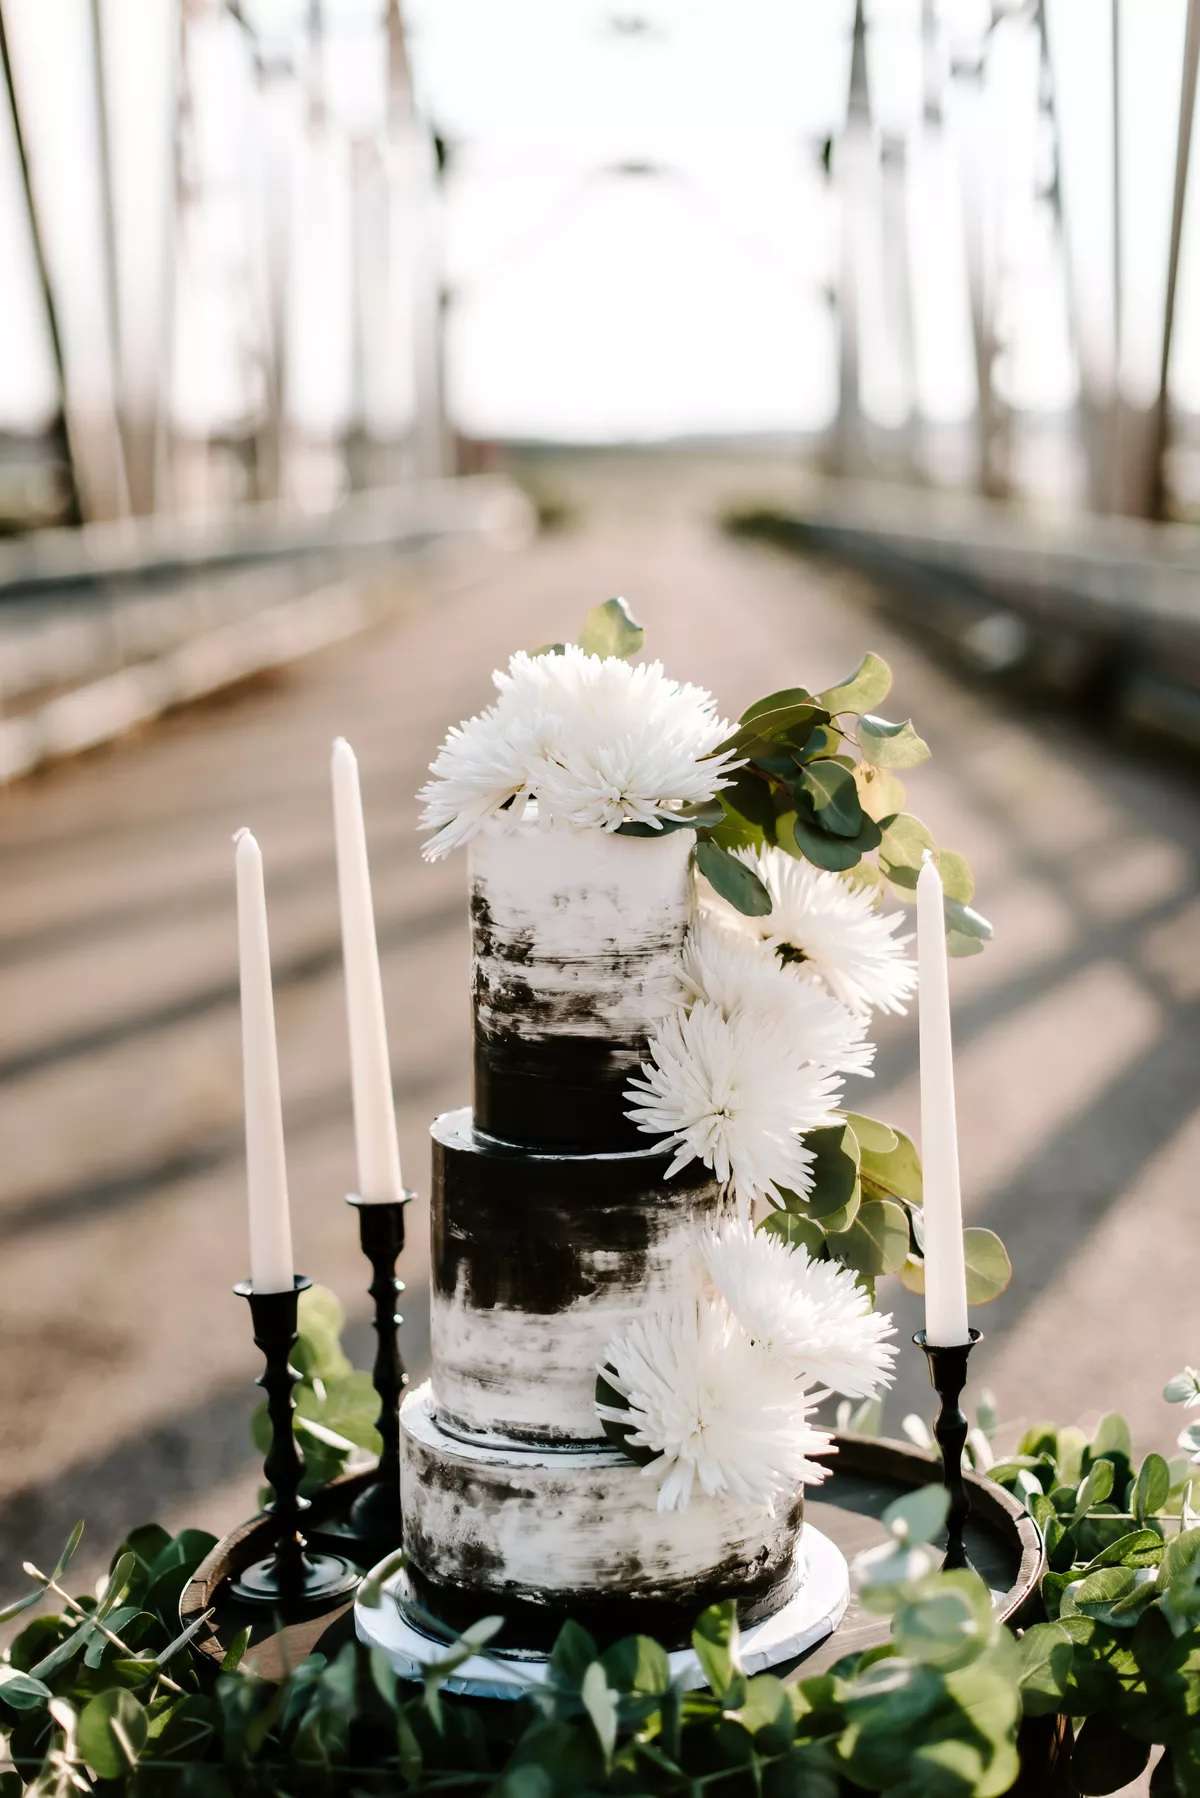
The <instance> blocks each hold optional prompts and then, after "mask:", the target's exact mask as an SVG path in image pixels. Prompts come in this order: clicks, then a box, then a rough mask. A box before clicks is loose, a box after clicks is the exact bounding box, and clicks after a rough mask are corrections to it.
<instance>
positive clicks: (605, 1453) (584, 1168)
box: [401, 817, 802, 1649]
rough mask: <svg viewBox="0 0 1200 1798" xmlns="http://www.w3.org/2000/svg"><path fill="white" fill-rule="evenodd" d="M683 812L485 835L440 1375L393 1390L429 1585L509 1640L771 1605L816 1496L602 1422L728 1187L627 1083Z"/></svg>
mask: <svg viewBox="0 0 1200 1798" xmlns="http://www.w3.org/2000/svg"><path fill="white" fill-rule="evenodd" d="M692 842H693V839H692V835H691V833H690V832H688V831H682V830H681V831H677V832H670V833H666V834H664V835H662V836H657V837H633V836H624V835H613V834H610V833H607V832H605V831H600V830H595V829H590V830H574V829H571V828H569V827H565V826H561V825H559V826H556V827H554V828H542V827H539V826H538V825H537V823H536V822H535V821H534V820H532V819H529V818H525V819H522V820H519V821H517V820H510V819H508V818H506V817H501V818H499V819H495V820H493V821H491V822H490V823H488V824H487V825H485V826H484V828H483V829H482V830H481V831H480V833H479V835H478V836H477V837H476V839H475V840H474V842H473V843H472V845H471V911H472V932H473V953H474V979H473V991H474V1004H475V1044H476V1061H475V1100H476V1103H475V1109H474V1113H473V1114H472V1113H471V1112H470V1111H467V1110H463V1111H457V1112H449V1113H447V1114H446V1115H444V1116H443V1117H441V1118H439V1119H438V1120H437V1121H436V1122H435V1124H434V1126H433V1151H434V1182H433V1200H432V1225H433V1255H432V1289H433V1290H432V1345H433V1357H432V1361H433V1372H432V1380H431V1382H430V1384H429V1385H428V1386H426V1387H423V1388H421V1389H420V1390H419V1391H418V1392H415V1393H413V1394H411V1395H410V1396H409V1397H408V1399H407V1400H406V1401H405V1404H404V1406H403V1407H402V1410H401V1434H402V1442H403V1456H404V1459H403V1470H402V1491H401V1499H402V1506H403V1513H404V1546H405V1550H406V1554H407V1559H408V1568H407V1572H408V1579H409V1582H410V1587H411V1590H412V1592H413V1595H414V1597H415V1598H416V1600H417V1601H418V1602H419V1603H420V1604H421V1605H422V1606H424V1607H425V1608H426V1609H429V1610H432V1611H433V1612H434V1613H435V1614H437V1615H439V1616H440V1617H441V1618H442V1619H443V1621H444V1622H445V1623H447V1624H448V1625H451V1626H452V1627H458V1626H460V1625H463V1624H466V1623H468V1622H471V1621H473V1620H475V1619H476V1618H478V1617H480V1616H482V1615H485V1614H495V1613H497V1612H500V1613H502V1614H503V1615H504V1616H505V1618H506V1619H507V1622H508V1627H507V1630H506V1634H505V1637H504V1638H502V1640H501V1646H502V1647H505V1646H507V1647H510V1648H514V1649H519V1648H521V1647H524V1648H526V1649H535V1648H538V1647H545V1646H547V1645H548V1644H549V1643H550V1642H552V1641H553V1638H554V1636H555V1634H556V1633H557V1631H558V1629H559V1628H560V1627H561V1625H562V1623H563V1622H564V1621H565V1619H566V1618H567V1617H568V1616H573V1617H575V1618H577V1619H578V1620H579V1621H580V1622H582V1623H584V1624H585V1625H586V1626H587V1627H589V1628H591V1629H592V1630H593V1632H594V1633H595V1634H596V1635H597V1636H598V1637H600V1638H602V1639H613V1638H615V1637H616V1636H619V1635H623V1634H627V1633H629V1632H630V1631H642V1632H645V1633H650V1634H654V1635H656V1636H658V1637H659V1638H660V1639H663V1640H666V1641H668V1642H671V1643H675V1642H682V1641H684V1640H685V1639H686V1638H687V1635H688V1632H689V1631H690V1629H691V1626H692V1624H693V1622H694V1621H695V1618H696V1615H697V1614H698V1613H699V1611H700V1610H702V1609H703V1608H704V1606H705V1605H707V1604H710V1603H712V1602H714V1601H715V1600H717V1599H720V1598H725V1597H735V1598H737V1600H738V1603H739V1611H740V1615H741V1616H742V1619H743V1621H745V1622H749V1621H755V1620H757V1619H759V1618H761V1617H763V1616H767V1615H770V1614H771V1613H772V1612H773V1611H774V1610H775V1609H776V1608H778V1607H779V1606H780V1605H781V1604H783V1603H785V1602H786V1601H787V1599H788V1598H789V1597H790V1596H791V1595H792V1593H793V1592H794V1590H795V1588H796V1585H797V1583H798V1581H799V1579H800V1578H801V1574H802V1565H801V1561H800V1558H799V1554H798V1541H799V1530H800V1524H801V1511H802V1501H801V1499H800V1497H799V1496H797V1497H796V1499H795V1500H794V1502H792V1503H791V1504H790V1505H785V1506H777V1507H776V1508H775V1509H774V1511H772V1510H771V1509H770V1508H769V1507H768V1503H767V1502H766V1501H765V1500H759V1499H757V1498H756V1499H754V1500H751V1499H748V1498H738V1497H735V1496H733V1495H732V1494H731V1493H730V1492H725V1493H723V1494H721V1495H719V1496H713V1497H710V1496H708V1495H706V1494H705V1493H703V1492H701V1491H699V1490H697V1491H696V1492H695V1494H694V1495H693V1497H692V1500H691V1502H690V1503H689V1504H688V1506H687V1508H686V1509H685V1510H682V1511H666V1510H663V1509H661V1508H660V1506H659V1502H658V1500H659V1488H658V1485H657V1482H656V1480H655V1479H654V1478H653V1477H647V1475H646V1474H645V1473H644V1471H643V1469H642V1468H641V1467H639V1466H638V1465H636V1464H635V1463H634V1462H633V1461H631V1460H630V1459H629V1458H627V1457H626V1456H625V1455H624V1454H622V1453H621V1452H620V1451H619V1450H616V1449H614V1448H613V1447H612V1446H611V1445H605V1444H604V1443H603V1441H602V1433H603V1432H602V1425H601V1424H600V1421H599V1419H598V1417H597V1414H596V1410H595V1403H594V1389H595V1380H596V1374H597V1372H598V1370H599V1368H600V1366H601V1364H602V1363H603V1360H604V1355H605V1348H606V1345H607V1344H608V1343H609V1342H610V1341H611V1340H612V1339H613V1338H614V1336H615V1335H617V1334H619V1333H620V1331H621V1330H623V1329H624V1328H626V1327H627V1326H628V1325H629V1323H630V1322H631V1321H632V1320H633V1319H635V1318H636V1317H638V1316H639V1315H646V1314H649V1313H653V1312H654V1311H655V1310H656V1309H660V1308H662V1307H665V1306H667V1305H668V1304H669V1303H670V1300H671V1298H672V1295H673V1293H674V1292H677V1291H678V1289H679V1287H680V1285H681V1283H684V1282H686V1280H687V1278H688V1263H689V1261H690V1260H691V1258H692V1253H691V1252H692V1249H693V1247H694V1244H695V1240H696V1227H697V1223H698V1222H700V1221H708V1222H711V1221H713V1220H714V1219H715V1216H716V1214H717V1210H718V1205H719V1193H718V1188H717V1186H716V1183H715V1182H714V1180H713V1179H712V1177H711V1175H710V1174H709V1173H708V1172H707V1170H705V1168H704V1167H703V1166H702V1164H701V1163H700V1162H694V1163H693V1164H692V1165H691V1166H690V1167H688V1168H687V1169H685V1170H683V1171H682V1172H681V1173H679V1174H677V1175H675V1176H673V1177H672V1179H671V1180H669V1181H667V1180H665V1178H664V1176H665V1174H666V1169H667V1166H668V1164H669V1160H670V1157H669V1155H668V1154H667V1153H664V1152H662V1151H660V1150H658V1149H654V1148H649V1149H648V1148H647V1147H646V1146H645V1142H646V1139H645V1137H644V1136H640V1135H638V1133H637V1132H636V1131H634V1130H632V1127H631V1126H630V1124H629V1122H628V1120H627V1119H626V1118H625V1115H624V1110H625V1104H626V1101H625V1100H624V1099H623V1098H622V1093H623V1090H624V1088H625V1086H626V1085H627V1083H628V1079H629V1077H630V1075H631V1074H632V1073H633V1072H634V1071H635V1070H636V1068H637V1066H638V1065H639V1063H640V1062H641V1060H642V1059H643V1057H644V1055H645V1053H646V1041H647V1037H648V1036H649V1034H650V1033H651V1031H652V1030H653V1029H654V1027H655V1025H656V1023H657V1022H658V1021H659V1020H661V1019H662V1018H663V1017H664V1016H665V1015H666V1014H667V1012H668V1011H669V1010H670V1008H671V1007H672V1006H673V1005H676V1004H678V1003H679V995H680V984H679V961H680V954H681V950H682V946H683V939H684V933H685V930H686V927H687V923H688V917H689V911H690V906H691V893H690V875H689V853H690V850H691V847H692Z"/></svg>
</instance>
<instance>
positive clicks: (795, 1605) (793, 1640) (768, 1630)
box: [354, 1523, 850, 1698]
mask: <svg viewBox="0 0 1200 1798" xmlns="http://www.w3.org/2000/svg"><path fill="white" fill-rule="evenodd" d="M798 1552H799V1553H800V1554H802V1555H803V1556H804V1559H805V1570H804V1581H803V1583H802V1585H801V1587H800V1590H799V1591H798V1592H797V1593H796V1596H795V1597H794V1598H791V1599H789V1600H788V1602H787V1604H785V1605H784V1606H783V1608H782V1610H779V1611H776V1613H775V1615H774V1616H773V1617H766V1618H764V1619H763V1621H762V1622H761V1623H752V1624H750V1625H749V1626H748V1627H747V1628H746V1629H743V1630H742V1632H741V1641H740V1648H739V1654H740V1658H741V1662H742V1666H743V1667H744V1668H745V1670H746V1672H747V1673H763V1672H765V1671H766V1669H767V1668H768V1667H777V1666H779V1665H780V1664H781V1663H782V1662H784V1661H791V1660H795V1658H796V1656H797V1655H801V1654H804V1653H805V1652H806V1651H807V1650H808V1649H810V1648H815V1647H816V1645H817V1643H818V1642H823V1641H824V1640H825V1637H826V1636H830V1635H832V1634H833V1632H834V1630H835V1629H836V1628H837V1626H838V1624H839V1623H840V1622H841V1621H842V1618H843V1617H844V1616H845V1614H846V1606H847V1604H848V1603H849V1601H850V1574H849V1570H848V1568H847V1566H846V1559H845V1556H844V1555H843V1554H842V1551H841V1549H840V1548H838V1547H837V1546H836V1544H835V1543H833V1542H831V1541H830V1540H829V1537H828V1536H823V1535H822V1534H821V1532H820V1530H818V1529H814V1528H813V1526H812V1524H811V1523H806V1524H805V1525H804V1528H803V1530H802V1531H801V1536H800V1543H799V1549H798ZM389 1558H390V1557H389ZM403 1580H404V1574H403V1571H401V1572H399V1573H394V1574H393V1575H392V1577H391V1578H390V1579H388V1580H386V1581H385V1582H384V1584H383V1586H382V1588H381V1592H380V1596H381V1602H380V1603H379V1604H378V1605H373V1606H370V1607H368V1606H366V1605H364V1604H363V1603H362V1602H361V1601H360V1600H359V1599H355V1601H354V1628H355V1631H356V1633H357V1635H358V1639H359V1641H360V1642H365V1643H366V1644H367V1646H368V1647H369V1648H381V1649H382V1650H383V1652H384V1654H385V1655H386V1656H387V1658H388V1660H389V1662H390V1663H391V1665H392V1667H393V1668H394V1670H395V1671H396V1672H397V1673H398V1674H399V1675H400V1677H401V1678H402V1679H420V1678H421V1676H422V1675H423V1673H424V1672H425V1669H426V1668H427V1667H432V1666H436V1665H437V1663H438V1662H439V1661H440V1660H443V1659H444V1658H445V1656H446V1655H447V1653H448V1652H449V1650H448V1647H447V1644H446V1643H445V1642H438V1641H435V1639H434V1638H433V1637H432V1636H427V1635H425V1634H424V1632H423V1631H422V1630H419V1629H417V1628H416V1627H415V1625H413V1624H412V1623H410V1622H409V1621H408V1619H407V1618H406V1617H405V1616H404V1615H403V1613H402V1612H401V1610H400V1606H399V1604H398V1603H397V1602H396V1601H397V1598H398V1596H399V1593H398V1588H399V1587H400V1586H401V1585H402V1584H403ZM668 1659H669V1660H670V1664H671V1674H672V1677H673V1678H675V1679H676V1680H678V1681H679V1683H680V1684H681V1685H682V1686H684V1687H685V1688H687V1689H689V1690H690V1689H691V1688H692V1687H695V1686H702V1685H704V1684H705V1678H704V1674H703V1672H702V1670H701V1667H700V1662H699V1661H698V1660H697V1658H696V1656H695V1654H694V1653H693V1651H692V1650H691V1649H690V1648H680V1649H676V1651H675V1652H674V1653H673V1654H671V1655H670V1656H669V1657H668ZM548 1677H549V1664H548V1662H547V1659H546V1657H545V1655H520V1656H513V1657H511V1658H510V1657H507V1656H503V1657H502V1656H495V1657H491V1656H488V1657H485V1656H483V1655H475V1656H473V1657H472V1659H471V1660H469V1661H464V1662H463V1664H462V1665H461V1666H460V1667H458V1668H456V1670H455V1671H454V1672H453V1673H452V1674H450V1675H449V1676H448V1678H447V1679H446V1681H445V1684H444V1688H443V1689H444V1690H445V1691H447V1692H458V1693H461V1694H462V1695H463V1696H465V1697H470V1698H520V1697H522V1696H523V1695H524V1693H525V1692H526V1691H527V1690H528V1689H529V1687H530V1686H538V1685H543V1684H544V1683H545V1681H546V1680H547V1678H548Z"/></svg>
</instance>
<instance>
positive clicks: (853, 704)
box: [817, 650, 892, 713]
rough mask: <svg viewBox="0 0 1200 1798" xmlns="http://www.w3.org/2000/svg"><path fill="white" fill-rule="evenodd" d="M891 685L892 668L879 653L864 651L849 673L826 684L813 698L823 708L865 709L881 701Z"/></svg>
mask: <svg viewBox="0 0 1200 1798" xmlns="http://www.w3.org/2000/svg"><path fill="white" fill-rule="evenodd" d="M891 688H892V671H891V669H890V668H889V667H888V665H887V663H886V662H885V661H884V659H883V657H882V656H877V655H874V654H872V652H871V651H870V650H868V651H867V653H866V655H865V656H864V657H863V659H862V661H861V662H860V663H859V664H858V667H857V668H856V669H855V670H854V673H853V674H848V675H847V676H846V678H845V680H843V681H838V683H837V684H836V686H833V687H827V688H826V689H825V691H824V692H823V693H818V695H817V698H818V699H819V701H820V703H821V704H822V705H823V706H824V707H825V709H826V711H827V712H830V713H837V712H860V713H861V712H869V711H870V710H871V709H872V708H873V707H874V706H877V705H882V703H883V701H884V700H885V699H886V698H887V696H888V694H889V693H890V692H891Z"/></svg>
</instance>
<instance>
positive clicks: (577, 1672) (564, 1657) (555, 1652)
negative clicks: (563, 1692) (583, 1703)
mask: <svg viewBox="0 0 1200 1798" xmlns="http://www.w3.org/2000/svg"><path fill="white" fill-rule="evenodd" d="M599 1653H600V1651H599V1649H598V1648H597V1647H596V1643H595V1641H594V1639H593V1638H592V1637H591V1636H590V1635H589V1634H588V1632H587V1630H586V1629H584V1628H583V1626H582V1624H579V1623H575V1622H573V1621H572V1620H571V1619H570V1618H568V1619H567V1621H566V1623H564V1624H563V1626H562V1628H561V1629H560V1630H559V1632H558V1635H557V1636H556V1637H555V1639H554V1647H553V1648H552V1649H551V1651H550V1672H551V1674H552V1675H553V1677H554V1680H555V1682H556V1683H558V1684H560V1685H564V1686H567V1687H569V1688H570V1689H571V1690H573V1691H577V1690H578V1688H579V1687H580V1685H581V1684H582V1683H583V1676H584V1674H585V1673H586V1672H587V1670H588V1668H589V1667H590V1666H591V1665H592V1662H593V1661H595V1660H596V1659H597V1658H598V1656H599Z"/></svg>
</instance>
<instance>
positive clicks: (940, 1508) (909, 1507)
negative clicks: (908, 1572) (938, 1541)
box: [880, 1485, 950, 1548]
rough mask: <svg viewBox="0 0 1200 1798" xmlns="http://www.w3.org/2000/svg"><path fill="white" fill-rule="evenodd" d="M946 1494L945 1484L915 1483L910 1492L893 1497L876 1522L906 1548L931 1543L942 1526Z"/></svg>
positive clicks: (946, 1508)
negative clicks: (920, 1484)
mask: <svg viewBox="0 0 1200 1798" xmlns="http://www.w3.org/2000/svg"><path fill="white" fill-rule="evenodd" d="M949 1508H950V1495H949V1493H948V1492H947V1491H946V1488H945V1486H942V1485H929V1486H918V1487H917V1488H916V1490H915V1491H913V1492H906V1493H905V1494H904V1495H903V1497H901V1498H897V1499H893V1501H892V1503H891V1504H890V1505H888V1507H887V1509H886V1510H885V1511H884V1513H883V1515H882V1517H881V1519H880V1522H881V1523H882V1524H883V1526H884V1528H885V1529H886V1530H887V1531H888V1532H889V1533H890V1534H891V1535H892V1536H894V1537H895V1539H896V1541H897V1542H900V1543H903V1544H904V1546H905V1547H906V1548H915V1547H919V1546H920V1545H921V1544H922V1543H924V1542H932V1541H933V1539H934V1537H935V1536H936V1535H938V1534H939V1533H940V1532H941V1531H942V1530H943V1529H944V1528H945V1526H946V1516H947V1513H948V1511H949Z"/></svg>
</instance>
